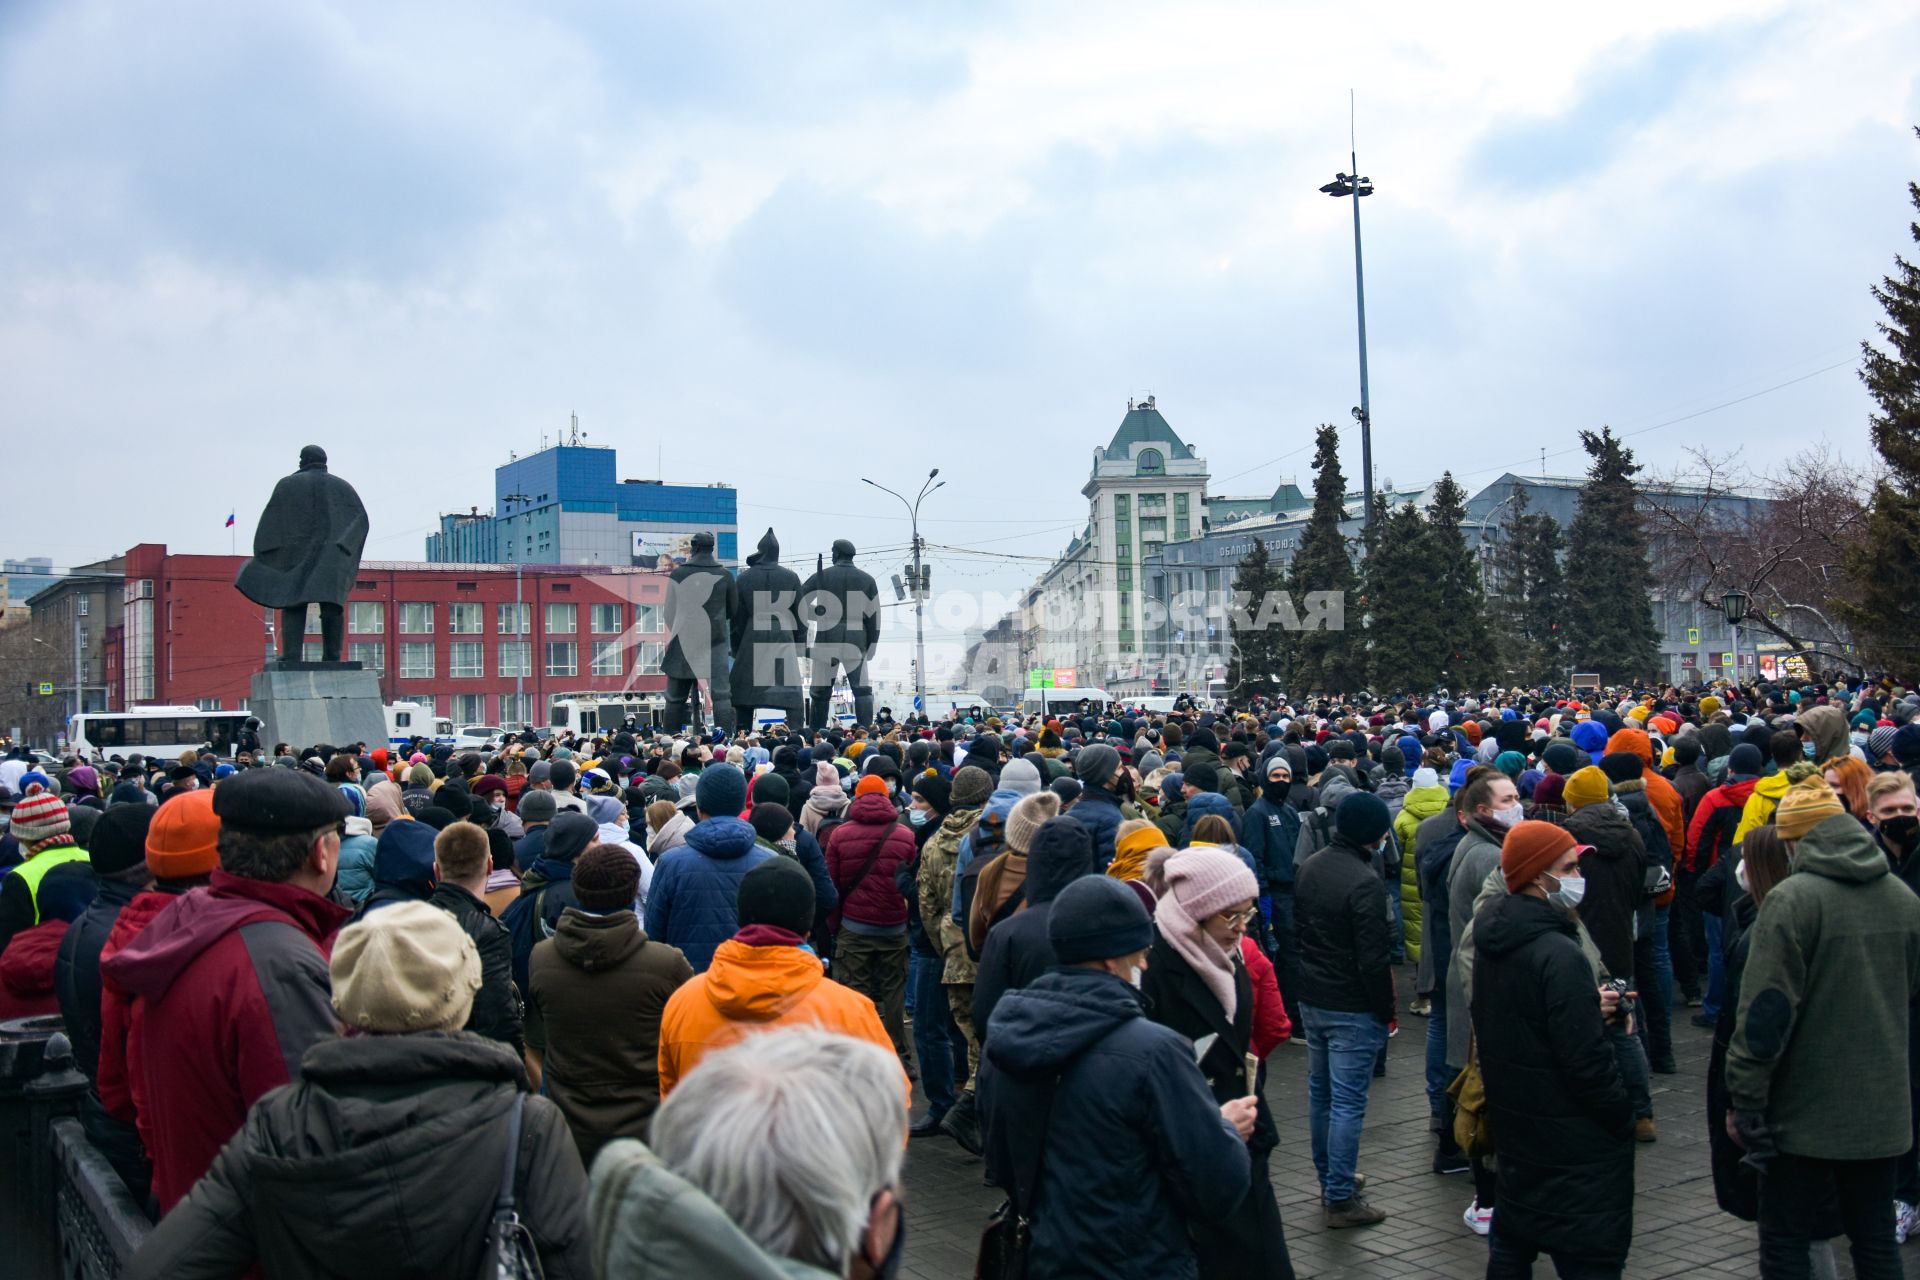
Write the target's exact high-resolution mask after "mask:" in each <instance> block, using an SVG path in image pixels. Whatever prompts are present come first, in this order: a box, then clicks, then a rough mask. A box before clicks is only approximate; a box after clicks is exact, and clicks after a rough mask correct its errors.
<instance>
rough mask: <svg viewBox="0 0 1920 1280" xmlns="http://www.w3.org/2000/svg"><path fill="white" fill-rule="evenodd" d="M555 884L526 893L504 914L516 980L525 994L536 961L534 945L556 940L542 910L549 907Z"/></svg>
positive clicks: (503, 918) (501, 917) (502, 918)
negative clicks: (547, 903) (534, 958)
mask: <svg viewBox="0 0 1920 1280" xmlns="http://www.w3.org/2000/svg"><path fill="white" fill-rule="evenodd" d="M552 887H553V885H552V883H551V882H549V883H547V884H543V885H541V886H540V887H539V888H538V889H535V890H534V891H533V892H532V893H530V894H529V893H522V894H521V895H520V896H519V897H517V898H515V899H514V900H513V901H512V902H510V903H508V904H507V909H506V910H505V911H503V912H501V913H500V923H501V924H502V925H504V926H505V927H506V930H507V937H508V938H509V939H510V940H511V944H512V947H513V980H514V982H515V983H516V984H518V985H519V987H520V990H522V991H525V990H526V989H527V987H528V983H527V965H528V963H529V962H530V961H531V960H532V959H533V948H534V944H535V943H538V942H542V941H544V940H546V939H547V938H551V937H552V936H553V927H552V926H551V925H549V924H548V923H547V921H546V916H545V913H544V912H543V911H542V910H541V908H542V907H543V906H544V905H545V903H546V897H547V890H548V889H551V888H552Z"/></svg>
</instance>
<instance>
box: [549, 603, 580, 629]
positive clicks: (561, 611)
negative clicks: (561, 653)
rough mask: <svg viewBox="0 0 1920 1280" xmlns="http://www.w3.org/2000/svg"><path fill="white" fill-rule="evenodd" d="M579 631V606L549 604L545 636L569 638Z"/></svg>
mask: <svg viewBox="0 0 1920 1280" xmlns="http://www.w3.org/2000/svg"><path fill="white" fill-rule="evenodd" d="M579 629H580V606H578V605H572V604H550V605H548V606H547V634H548V635H550V636H570V635H572V634H573V633H574V632H575V631H578V630H579Z"/></svg>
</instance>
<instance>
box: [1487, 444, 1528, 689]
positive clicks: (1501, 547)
mask: <svg viewBox="0 0 1920 1280" xmlns="http://www.w3.org/2000/svg"><path fill="white" fill-rule="evenodd" d="M1528 505H1529V500H1528V498H1527V488H1526V486H1525V485H1523V484H1521V483H1520V482H1519V481H1518V480H1516V481H1514V483H1513V487H1512V489H1511V490H1510V491H1509V493H1508V494H1507V497H1506V498H1505V499H1504V500H1503V501H1502V502H1501V504H1500V508H1499V511H1500V523H1499V524H1498V525H1497V526H1496V527H1495V529H1494V532H1493V536H1494V548H1493V582H1492V583H1491V584H1490V587H1489V590H1488V592H1487V627H1488V629H1489V630H1490V631H1491V632H1492V633H1493V644H1494V652H1495V653H1496V654H1497V655H1498V657H1497V662H1496V666H1497V667H1498V674H1499V675H1500V677H1501V678H1502V679H1509V680H1511V679H1519V680H1529V679H1531V676H1530V675H1529V674H1528V672H1529V671H1530V669H1531V666H1532V663H1531V659H1530V657H1529V655H1528V653H1527V638H1526V636H1525V635H1524V634H1523V632H1522V629H1521V618H1520V613H1521V610H1520V606H1521V604H1522V603H1523V602H1524V601H1525V600H1526V598H1527V565H1526V556H1525V554H1524V553H1525V550H1526V548H1525V546H1524V545H1523V543H1522V541H1521V531H1522V530H1523V529H1525V528H1526V520H1527V507H1528Z"/></svg>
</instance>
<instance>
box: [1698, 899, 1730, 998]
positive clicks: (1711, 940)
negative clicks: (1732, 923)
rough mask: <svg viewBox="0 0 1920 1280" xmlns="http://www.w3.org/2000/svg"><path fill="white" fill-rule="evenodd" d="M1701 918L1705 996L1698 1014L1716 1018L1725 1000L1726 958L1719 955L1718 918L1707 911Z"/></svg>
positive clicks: (1719, 926) (1719, 924)
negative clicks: (1704, 927)
mask: <svg viewBox="0 0 1920 1280" xmlns="http://www.w3.org/2000/svg"><path fill="white" fill-rule="evenodd" d="M1702 918H1703V919H1705V921H1706V924H1707V994H1706V998H1705V999H1703V1000H1701V1001H1700V1012H1702V1013H1704V1014H1706V1015H1707V1016H1708V1017H1709V1018H1717V1017H1719V1016H1720V1006H1721V1005H1723V1004H1725V1003H1726V1000H1727V958H1726V957H1725V956H1723V955H1721V954H1720V929H1721V923H1720V917H1719V916H1717V915H1715V914H1714V913H1713V912H1711V911H1708V912H1704V913H1702Z"/></svg>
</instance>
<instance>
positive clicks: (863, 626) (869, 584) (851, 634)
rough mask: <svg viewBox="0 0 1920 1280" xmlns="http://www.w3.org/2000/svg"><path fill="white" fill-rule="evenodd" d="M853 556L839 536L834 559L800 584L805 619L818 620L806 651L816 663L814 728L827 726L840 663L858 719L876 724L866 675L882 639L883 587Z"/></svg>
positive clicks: (869, 680) (814, 672)
mask: <svg viewBox="0 0 1920 1280" xmlns="http://www.w3.org/2000/svg"><path fill="white" fill-rule="evenodd" d="M853 555H854V552H853V544H852V543H851V542H848V541H847V540H846V539H845V538H841V539H839V540H837V541H836V542H835V543H834V544H833V563H832V564H831V565H828V566H827V567H826V568H824V569H821V570H819V571H817V572H816V573H815V574H814V575H813V576H812V577H811V578H808V579H807V582H806V585H805V586H803V587H801V588H800V599H801V602H802V605H801V623H802V625H804V624H806V623H809V622H811V623H813V624H814V632H813V648H812V649H811V650H810V651H809V652H808V657H809V658H811V659H812V668H813V688H812V691H811V697H812V700H813V715H812V721H813V723H812V725H811V726H810V727H811V728H814V729H822V728H825V727H826V723H827V711H828V700H829V698H830V696H831V695H832V693H833V669H834V664H836V663H838V664H839V666H840V670H841V671H842V672H844V673H845V675H846V677H847V684H848V685H849V686H851V687H852V689H853V714H854V719H855V720H856V721H858V722H859V723H860V724H865V725H870V724H872V723H873V681H872V680H871V678H869V676H868V675H867V662H868V660H869V659H871V658H872V657H873V650H874V647H875V646H876V645H878V644H879V643H880V598H879V596H880V589H879V587H878V586H876V585H875V583H874V581H873V575H872V574H870V573H868V572H867V571H866V570H864V569H860V568H856V567H855V565H854V563H853Z"/></svg>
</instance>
